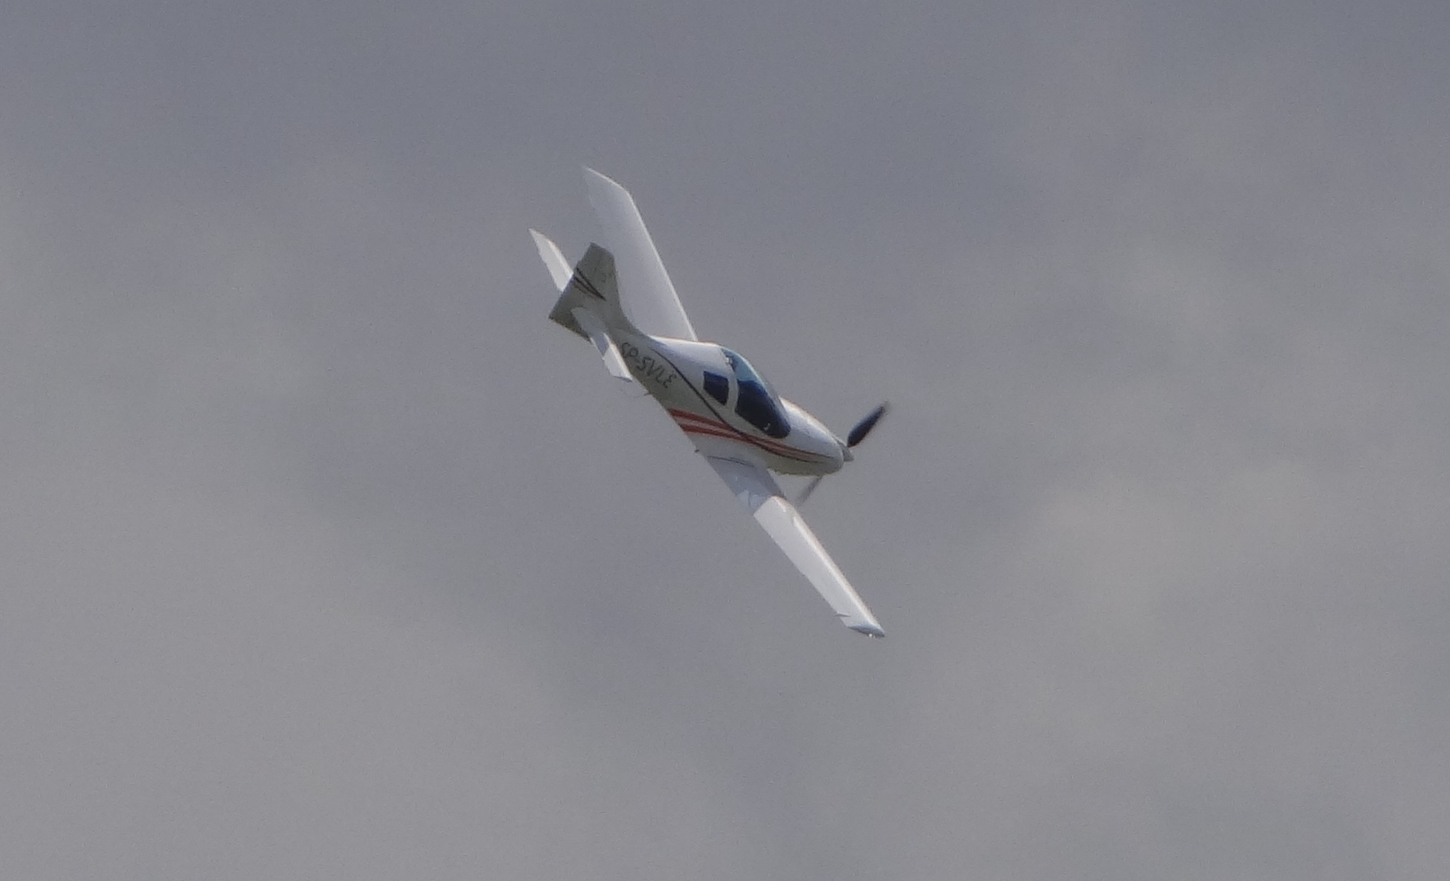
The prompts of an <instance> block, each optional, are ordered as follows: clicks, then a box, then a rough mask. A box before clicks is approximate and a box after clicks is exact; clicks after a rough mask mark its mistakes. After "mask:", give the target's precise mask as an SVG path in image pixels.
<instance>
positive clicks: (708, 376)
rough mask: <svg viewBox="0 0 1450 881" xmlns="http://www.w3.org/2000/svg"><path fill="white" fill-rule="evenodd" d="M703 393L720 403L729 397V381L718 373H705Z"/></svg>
mask: <svg viewBox="0 0 1450 881" xmlns="http://www.w3.org/2000/svg"><path fill="white" fill-rule="evenodd" d="M705 393H706V394H707V395H709V396H710V397H712V398H714V399H715V400H717V401H719V402H720V403H722V404H723V403H725V400H726V399H727V398H729V397H730V380H728V379H726V378H725V377H723V376H721V375H720V374H718V373H711V372H710V371H708V370H707V371H705Z"/></svg>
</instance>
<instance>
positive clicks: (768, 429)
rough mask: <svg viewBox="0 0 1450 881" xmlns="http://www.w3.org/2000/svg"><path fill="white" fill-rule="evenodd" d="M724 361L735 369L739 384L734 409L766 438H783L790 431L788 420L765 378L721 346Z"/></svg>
mask: <svg viewBox="0 0 1450 881" xmlns="http://www.w3.org/2000/svg"><path fill="white" fill-rule="evenodd" d="M721 351H722V352H724V353H725V360H727V361H729V362H730V366H731V368H733V369H734V371H735V383H736V384H737V385H738V386H740V395H739V397H738V398H737V399H736V401H735V412H736V413H739V414H740V417H741V418H742V419H744V420H745V421H746V422H749V423H750V424H751V425H753V426H755V427H756V428H758V429H760V430H761V431H762V432H764V433H765V434H766V435H768V436H769V437H785V436H786V435H788V434H790V420H789V419H787V418H786V416H785V411H784V409H783V408H782V407H781V406H780V401H779V400H777V399H776V397H775V392H774V391H772V390H771V388H770V386H769V385H768V384H767V383H766V381H765V379H764V378H763V377H762V376H761V375H760V374H759V373H756V372H755V368H754V367H751V366H750V362H749V361H746V360H745V359H744V358H742V357H740V356H739V355H738V354H736V353H735V352H732V351H730V350H729V349H721Z"/></svg>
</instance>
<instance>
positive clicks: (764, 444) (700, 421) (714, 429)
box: [668, 410, 830, 461]
mask: <svg viewBox="0 0 1450 881" xmlns="http://www.w3.org/2000/svg"><path fill="white" fill-rule="evenodd" d="M668 412H669V414H670V415H671V416H673V417H674V419H675V422H676V423H677V424H678V425H679V426H680V428H681V429H682V430H683V431H684V432H685V433H686V434H704V435H709V436H711V437H723V438H729V439H730V440H741V441H745V442H746V443H748V444H753V445H755V446H757V447H759V448H761V449H762V450H765V451H766V452H767V453H774V454H776V455H778V456H785V457H786V458H788V459H798V460H799V461H808V460H801V459H799V456H809V457H811V459H816V460H827V461H829V458H830V457H828V456H822V455H821V454H820V453H813V452H811V451H810V450H802V449H800V448H799V447H792V446H789V445H787V444H782V443H776V442H775V441H768V440H763V439H761V438H755V437H751V436H750V435H748V434H745V433H744V432H742V431H741V430H740V429H738V428H736V427H735V426H733V425H730V424H729V423H726V422H720V421H718V420H715V419H711V418H709V417H708V416H701V415H700V414H698V413H691V412H689V411H687V410H669V411H668ZM683 420H689V424H686V422H685V421H683ZM793 453H794V454H797V455H792V454H793Z"/></svg>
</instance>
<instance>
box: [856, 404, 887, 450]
mask: <svg viewBox="0 0 1450 881" xmlns="http://www.w3.org/2000/svg"><path fill="white" fill-rule="evenodd" d="M885 415H886V404H884V403H883V404H882V405H881V406H879V407H877V408H876V409H875V410H872V411H871V412H870V413H869V414H867V416H866V418H865V419H862V420H861V421H860V422H857V423H856V427H855V428H853V429H851V433H850V434H848V435H846V446H848V447H854V446H856V445H857V444H859V443H860V442H861V441H863V440H865V439H866V435H868V434H870V433H871V429H873V428H875V427H876V423H878V422H880V421H881V417H882V416H885Z"/></svg>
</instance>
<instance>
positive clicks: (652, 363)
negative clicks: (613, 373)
mask: <svg viewBox="0 0 1450 881" xmlns="http://www.w3.org/2000/svg"><path fill="white" fill-rule="evenodd" d="M619 354H620V355H621V356H622V357H623V358H624V362H625V363H626V364H628V365H629V369H630V370H631V371H633V372H634V374H635V376H637V377H639V378H640V379H646V380H649V381H650V382H652V383H654V384H655V385H657V386H659V387H660V388H662V389H667V388H669V387H670V383H671V382H672V381H674V378H675V377H676V376H677V375H678V374H676V373H675V370H674V368H673V367H671V366H670V365H669V364H668V363H666V362H664V361H661V360H658V359H656V358H655V357H654V356H653V355H641V354H640V353H639V347H638V346H635V345H633V344H631V343H622V344H620V346H619Z"/></svg>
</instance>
